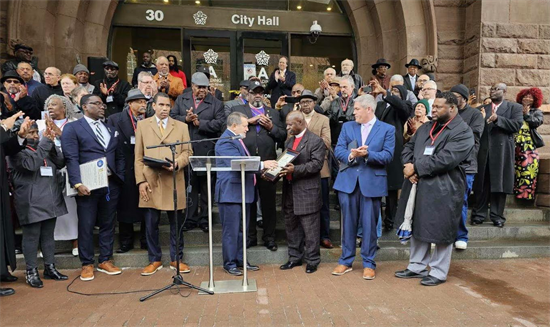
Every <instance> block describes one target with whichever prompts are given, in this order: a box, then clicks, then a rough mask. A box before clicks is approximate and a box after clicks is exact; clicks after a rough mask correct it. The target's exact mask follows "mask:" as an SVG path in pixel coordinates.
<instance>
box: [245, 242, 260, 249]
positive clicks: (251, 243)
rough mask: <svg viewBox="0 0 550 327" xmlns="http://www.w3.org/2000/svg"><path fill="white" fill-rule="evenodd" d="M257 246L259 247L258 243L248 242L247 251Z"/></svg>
mask: <svg viewBox="0 0 550 327" xmlns="http://www.w3.org/2000/svg"><path fill="white" fill-rule="evenodd" d="M256 245H258V241H247V242H246V248H247V249H248V248H251V247H253V246H256Z"/></svg>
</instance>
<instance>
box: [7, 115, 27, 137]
mask: <svg viewBox="0 0 550 327" xmlns="http://www.w3.org/2000/svg"><path fill="white" fill-rule="evenodd" d="M24 121H25V119H24V118H23V117H19V118H17V120H16V121H15V123H13V127H12V128H11V129H10V131H11V132H12V133H14V134H16V133H17V132H19V130H20V129H21V125H23V122H24Z"/></svg>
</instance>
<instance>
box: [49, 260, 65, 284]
mask: <svg viewBox="0 0 550 327" xmlns="http://www.w3.org/2000/svg"><path fill="white" fill-rule="evenodd" d="M68 278H69V277H67V276H65V275H63V274H62V273H60V272H59V271H57V269H55V265H54V264H53V263H52V264H49V265H44V279H53V280H67V279H68Z"/></svg>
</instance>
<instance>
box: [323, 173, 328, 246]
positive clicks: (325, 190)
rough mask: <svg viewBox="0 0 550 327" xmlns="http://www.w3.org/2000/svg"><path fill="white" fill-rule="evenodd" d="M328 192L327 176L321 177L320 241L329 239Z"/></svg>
mask: <svg viewBox="0 0 550 327" xmlns="http://www.w3.org/2000/svg"><path fill="white" fill-rule="evenodd" d="M329 192H330V188H329V178H328V177H327V178H321V197H322V198H323V206H322V207H321V241H322V240H330V208H329V204H330V203H329V202H330V201H329V194H330V193H329Z"/></svg>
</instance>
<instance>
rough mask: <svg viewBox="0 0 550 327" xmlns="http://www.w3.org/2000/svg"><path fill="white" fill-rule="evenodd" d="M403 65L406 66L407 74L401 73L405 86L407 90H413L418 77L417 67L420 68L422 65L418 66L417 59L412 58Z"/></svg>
mask: <svg viewBox="0 0 550 327" xmlns="http://www.w3.org/2000/svg"><path fill="white" fill-rule="evenodd" d="M405 67H407V74H405V75H403V79H404V81H405V87H406V88H407V90H409V91H414V88H415V85H416V80H417V79H418V75H417V73H418V70H419V69H422V66H420V63H419V62H418V59H414V58H413V59H411V61H410V62H409V63H408V64H406V65H405Z"/></svg>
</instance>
